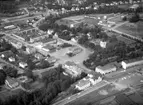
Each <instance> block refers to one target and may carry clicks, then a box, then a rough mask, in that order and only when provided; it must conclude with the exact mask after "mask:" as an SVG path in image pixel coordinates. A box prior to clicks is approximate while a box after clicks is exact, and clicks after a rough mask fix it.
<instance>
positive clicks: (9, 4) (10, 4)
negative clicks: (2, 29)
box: [0, 0, 18, 13]
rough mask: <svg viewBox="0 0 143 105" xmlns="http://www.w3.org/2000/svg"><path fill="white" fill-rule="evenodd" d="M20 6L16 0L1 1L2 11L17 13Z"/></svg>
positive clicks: (0, 7)
mask: <svg viewBox="0 0 143 105" xmlns="http://www.w3.org/2000/svg"><path fill="white" fill-rule="evenodd" d="M17 10H18V6H17V4H16V2H15V1H14V0H12V1H10V0H9V1H0V13H15V12H16V11H17Z"/></svg>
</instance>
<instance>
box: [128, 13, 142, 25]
mask: <svg viewBox="0 0 143 105" xmlns="http://www.w3.org/2000/svg"><path fill="white" fill-rule="evenodd" d="M139 20H140V16H139V14H137V13H135V14H133V16H131V17H130V19H129V22H132V23H135V22H138V21H139Z"/></svg>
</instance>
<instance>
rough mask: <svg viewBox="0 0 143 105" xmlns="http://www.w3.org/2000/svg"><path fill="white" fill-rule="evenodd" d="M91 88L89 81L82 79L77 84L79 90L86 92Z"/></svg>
mask: <svg viewBox="0 0 143 105" xmlns="http://www.w3.org/2000/svg"><path fill="white" fill-rule="evenodd" d="M89 86H90V81H89V80H88V79H85V78H84V79H82V80H80V81H79V82H78V84H76V88H77V89H78V90H84V89H86V88H88V87H89Z"/></svg>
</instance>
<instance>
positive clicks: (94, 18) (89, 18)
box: [56, 14, 120, 26]
mask: <svg viewBox="0 0 143 105" xmlns="http://www.w3.org/2000/svg"><path fill="white" fill-rule="evenodd" d="M104 16H106V17H107V18H109V19H110V18H112V17H114V16H115V14H90V15H86V16H85V15H80V16H72V17H67V18H63V19H61V20H58V21H56V23H57V24H59V25H61V24H63V25H67V26H70V25H71V24H76V25H77V24H80V23H82V22H83V23H86V24H89V25H97V24H98V22H99V21H100V20H103V19H104ZM119 20H120V18H116V17H115V18H114V20H113V21H116V22H117V21H119Z"/></svg>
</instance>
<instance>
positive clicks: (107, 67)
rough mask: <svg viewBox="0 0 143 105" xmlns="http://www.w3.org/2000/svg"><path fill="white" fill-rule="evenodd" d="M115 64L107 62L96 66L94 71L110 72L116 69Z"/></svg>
mask: <svg viewBox="0 0 143 105" xmlns="http://www.w3.org/2000/svg"><path fill="white" fill-rule="evenodd" d="M116 69H117V68H116V66H114V65H112V64H107V65H105V66H97V67H96V69H95V71H96V72H98V73H101V74H103V75H104V74H107V73H111V72H114V71H116Z"/></svg>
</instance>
